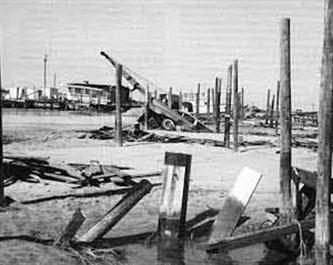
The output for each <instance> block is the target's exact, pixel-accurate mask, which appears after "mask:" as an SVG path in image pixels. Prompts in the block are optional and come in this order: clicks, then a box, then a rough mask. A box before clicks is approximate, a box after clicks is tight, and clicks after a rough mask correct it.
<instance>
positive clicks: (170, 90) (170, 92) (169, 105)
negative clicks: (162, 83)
mask: <svg viewBox="0 0 333 265" xmlns="http://www.w3.org/2000/svg"><path fill="white" fill-rule="evenodd" d="M168 107H169V109H172V87H170V88H169V93H168Z"/></svg>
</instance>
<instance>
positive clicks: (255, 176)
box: [209, 167, 262, 244]
mask: <svg viewBox="0 0 333 265" xmlns="http://www.w3.org/2000/svg"><path fill="white" fill-rule="evenodd" d="M261 177H262V175H261V174H260V173H258V172H256V171H254V170H252V169H250V168H247V167H245V168H243V169H242V171H241V172H240V174H239V175H238V177H237V180H236V182H235V184H234V186H233V188H232V189H231V191H230V193H229V195H228V197H227V198H226V199H225V200H224V203H223V205H222V208H221V210H220V213H219V215H218V217H217V219H216V220H215V223H214V226H213V231H212V234H211V235H210V238H209V244H213V243H214V242H218V241H220V240H221V239H222V238H225V237H229V236H231V235H232V233H233V231H234V229H235V227H236V224H237V222H238V220H239V218H240V217H241V215H242V213H243V212H244V210H245V208H246V206H247V204H248V202H249V201H250V199H251V197H252V195H253V193H254V191H255V190H256V188H257V185H258V183H259V181H260V179H261Z"/></svg>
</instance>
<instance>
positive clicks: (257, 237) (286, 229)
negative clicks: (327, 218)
mask: <svg viewBox="0 0 333 265" xmlns="http://www.w3.org/2000/svg"><path fill="white" fill-rule="evenodd" d="M300 224H301V227H302V230H306V229H310V228H313V227H314V219H309V220H305V221H302V222H300ZM298 232H299V224H297V223H290V224H285V225H282V226H276V227H272V228H268V229H263V230H260V231H256V232H250V233H244V234H241V235H237V236H232V237H226V238H224V239H222V240H219V241H217V242H214V243H208V244H206V245H205V246H204V248H205V249H206V251H207V252H216V251H229V250H232V249H236V248H241V247H246V246H249V245H254V244H258V243H264V242H268V241H272V240H275V239H279V238H281V237H282V236H284V235H288V234H293V233H298Z"/></svg>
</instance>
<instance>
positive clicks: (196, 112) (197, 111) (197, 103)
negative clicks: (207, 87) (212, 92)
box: [195, 83, 200, 117]
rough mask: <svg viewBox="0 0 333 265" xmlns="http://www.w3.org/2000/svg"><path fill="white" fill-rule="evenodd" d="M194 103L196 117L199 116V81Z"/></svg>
mask: <svg viewBox="0 0 333 265" xmlns="http://www.w3.org/2000/svg"><path fill="white" fill-rule="evenodd" d="M195 102H196V104H195V107H196V110H195V115H196V116H197V117H198V116H199V113H200V83H199V84H198V91H197V94H196V101H195Z"/></svg>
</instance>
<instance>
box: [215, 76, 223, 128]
mask: <svg viewBox="0 0 333 265" xmlns="http://www.w3.org/2000/svg"><path fill="white" fill-rule="evenodd" d="M221 86H222V79H220V78H218V77H216V78H215V105H216V106H215V109H216V113H215V126H216V128H215V131H216V132H217V133H219V132H220V123H221V118H220V104H221Z"/></svg>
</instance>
